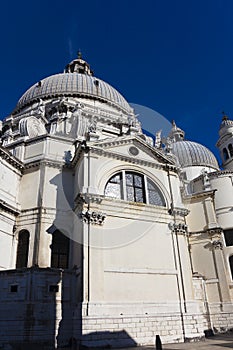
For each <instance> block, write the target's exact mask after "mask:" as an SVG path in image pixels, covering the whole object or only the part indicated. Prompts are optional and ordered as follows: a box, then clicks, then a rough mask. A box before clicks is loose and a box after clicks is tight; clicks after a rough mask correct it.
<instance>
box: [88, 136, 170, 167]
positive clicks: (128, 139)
mask: <svg viewBox="0 0 233 350" xmlns="http://www.w3.org/2000/svg"><path fill="white" fill-rule="evenodd" d="M134 142H137V143H139V144H140V147H141V148H142V149H143V150H144V151H146V152H148V150H149V151H150V153H151V154H152V156H153V157H156V158H159V159H160V160H162V161H163V162H164V163H166V164H170V165H172V166H175V164H173V162H172V161H171V160H170V159H168V158H167V157H166V156H165V155H164V154H163V153H162V152H161V151H159V150H158V149H156V148H154V147H152V146H151V145H149V144H148V143H147V142H145V141H144V140H143V139H142V138H141V137H140V136H133V137H132V136H122V137H119V138H113V139H108V140H106V141H105V140H103V141H100V142H96V143H95V144H94V145H93V146H92V148H94V147H98V148H109V147H116V146H119V145H127V144H132V143H134Z"/></svg>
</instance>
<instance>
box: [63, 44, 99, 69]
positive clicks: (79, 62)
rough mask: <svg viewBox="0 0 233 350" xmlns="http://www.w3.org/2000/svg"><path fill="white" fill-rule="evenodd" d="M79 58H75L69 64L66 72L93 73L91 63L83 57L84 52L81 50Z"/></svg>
mask: <svg viewBox="0 0 233 350" xmlns="http://www.w3.org/2000/svg"><path fill="white" fill-rule="evenodd" d="M77 56H78V58H76V59H74V60H73V61H71V62H70V63H68V64H67V66H66V68H65V70H64V73H80V74H87V75H93V71H92V70H91V68H90V65H89V63H87V62H86V61H85V60H83V59H82V53H81V51H80V50H79V51H78V54H77Z"/></svg>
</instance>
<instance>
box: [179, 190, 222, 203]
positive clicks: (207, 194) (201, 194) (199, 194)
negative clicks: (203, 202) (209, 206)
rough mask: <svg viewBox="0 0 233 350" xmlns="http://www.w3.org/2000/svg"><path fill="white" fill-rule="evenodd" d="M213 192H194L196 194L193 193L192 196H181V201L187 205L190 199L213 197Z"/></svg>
mask: <svg viewBox="0 0 233 350" xmlns="http://www.w3.org/2000/svg"><path fill="white" fill-rule="evenodd" d="M215 192H216V190H209V191H203V192H196V193H193V194H192V195H186V196H183V200H184V202H185V203H187V202H188V203H189V202H190V201H191V200H192V199H199V198H208V197H210V196H211V197H213V196H214V194H215Z"/></svg>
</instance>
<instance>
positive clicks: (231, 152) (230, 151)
mask: <svg viewBox="0 0 233 350" xmlns="http://www.w3.org/2000/svg"><path fill="white" fill-rule="evenodd" d="M228 150H229V153H230V157H233V146H232V144H231V143H230V144H229V145H228Z"/></svg>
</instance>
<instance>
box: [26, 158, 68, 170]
mask: <svg viewBox="0 0 233 350" xmlns="http://www.w3.org/2000/svg"><path fill="white" fill-rule="evenodd" d="M40 165H46V166H48V167H51V168H57V169H62V168H64V167H65V163H64V162H59V161H55V160H52V159H45V158H43V159H39V160H35V161H32V162H30V163H26V164H25V165H24V170H28V169H32V168H36V167H39V166H40Z"/></svg>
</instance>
